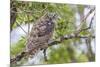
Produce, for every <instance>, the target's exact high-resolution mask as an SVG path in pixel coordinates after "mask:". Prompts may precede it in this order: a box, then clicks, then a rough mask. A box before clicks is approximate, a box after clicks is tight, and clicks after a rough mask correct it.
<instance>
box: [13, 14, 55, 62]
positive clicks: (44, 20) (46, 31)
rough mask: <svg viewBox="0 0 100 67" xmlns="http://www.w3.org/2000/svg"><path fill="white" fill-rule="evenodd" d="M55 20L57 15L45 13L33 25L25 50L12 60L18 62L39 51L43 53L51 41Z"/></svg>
mask: <svg viewBox="0 0 100 67" xmlns="http://www.w3.org/2000/svg"><path fill="white" fill-rule="evenodd" d="M56 19H57V14H55V13H45V14H44V15H43V16H42V17H41V18H39V19H38V20H37V21H36V22H35V23H34V24H33V26H32V29H31V32H30V33H29V35H28V37H27V42H26V47H25V50H24V51H23V52H22V53H21V54H20V55H19V56H17V57H16V58H15V59H14V60H18V61H19V60H21V58H22V57H24V56H25V55H32V56H34V55H35V54H36V53H38V52H39V51H41V50H44V53H45V50H46V48H47V47H48V41H49V40H50V39H51V37H52V34H53V31H54V26H55V20H56ZM12 60H13V59H12Z"/></svg>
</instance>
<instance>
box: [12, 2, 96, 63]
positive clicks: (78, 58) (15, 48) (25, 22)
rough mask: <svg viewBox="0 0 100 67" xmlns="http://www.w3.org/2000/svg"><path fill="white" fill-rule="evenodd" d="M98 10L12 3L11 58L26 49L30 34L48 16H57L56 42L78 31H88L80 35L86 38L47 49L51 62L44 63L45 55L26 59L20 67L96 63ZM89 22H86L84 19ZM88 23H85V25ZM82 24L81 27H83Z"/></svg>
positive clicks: (80, 6)
mask: <svg viewBox="0 0 100 67" xmlns="http://www.w3.org/2000/svg"><path fill="white" fill-rule="evenodd" d="M94 8H95V6H94V5H80V4H77V5H76V4H60V3H43V2H41V3H40V2H25V1H13V0H12V1H11V3H10V10H11V11H10V12H11V13H10V14H11V19H10V29H11V30H10V33H11V35H10V36H11V37H10V38H11V39H10V41H11V45H10V54H11V57H15V56H16V55H18V54H19V53H20V52H21V51H22V50H23V49H24V48H25V42H26V38H27V36H28V33H29V32H30V31H31V27H32V25H33V24H34V23H35V21H36V20H38V19H39V18H40V17H41V16H43V15H44V14H45V12H49V13H50V12H53V13H57V14H58V16H59V17H60V19H59V20H57V21H56V25H55V30H54V32H53V36H52V39H53V40H56V39H57V38H59V37H60V36H65V35H67V36H70V35H72V34H73V32H75V31H77V29H78V28H79V29H86V28H88V29H86V30H83V31H81V32H79V33H78V35H81V36H86V38H77V37H74V38H71V39H67V40H63V41H62V42H61V43H57V44H54V45H52V46H50V47H49V48H48V49H47V58H48V61H45V60H44V56H43V51H40V52H39V53H38V54H37V55H36V56H35V57H34V58H30V59H23V60H21V61H20V62H18V64H19V65H34V64H62V63H79V62H93V61H95V49H96V48H95V47H96V43H95V25H96V21H95V20H96V19H95V15H94V14H95V10H94V11H93V9H94ZM84 18H85V19H84ZM83 20H84V21H83ZM80 24H81V26H80Z"/></svg>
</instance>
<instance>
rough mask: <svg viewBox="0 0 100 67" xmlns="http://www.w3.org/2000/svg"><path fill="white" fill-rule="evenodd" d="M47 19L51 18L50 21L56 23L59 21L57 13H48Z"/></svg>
mask: <svg viewBox="0 0 100 67" xmlns="http://www.w3.org/2000/svg"><path fill="white" fill-rule="evenodd" d="M46 18H49V19H50V20H52V21H54V20H56V19H57V14H56V13H47V15H46Z"/></svg>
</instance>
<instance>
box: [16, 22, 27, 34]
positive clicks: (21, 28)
mask: <svg viewBox="0 0 100 67" xmlns="http://www.w3.org/2000/svg"><path fill="white" fill-rule="evenodd" d="M16 23H17V22H16ZM17 25H18V26H19V27H20V28H21V29H22V30H23V31H24V32H25V33H26V34H27V32H26V31H25V30H24V29H23V28H22V27H21V26H20V24H19V23H17Z"/></svg>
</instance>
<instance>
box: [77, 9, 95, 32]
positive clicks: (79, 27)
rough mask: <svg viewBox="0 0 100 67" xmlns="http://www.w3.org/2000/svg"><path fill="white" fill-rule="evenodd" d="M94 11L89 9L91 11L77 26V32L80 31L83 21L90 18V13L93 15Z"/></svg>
mask: <svg viewBox="0 0 100 67" xmlns="http://www.w3.org/2000/svg"><path fill="white" fill-rule="evenodd" d="M94 10H95V8H93V9H91V10H90V11H89V12H88V13H87V15H86V17H84V18H83V19H82V20H81V23H80V25H79V26H78V28H77V31H79V30H80V29H81V27H82V25H83V23H84V21H85V20H86V19H87V18H88V17H89V16H90V14H91V13H93V11H94Z"/></svg>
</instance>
